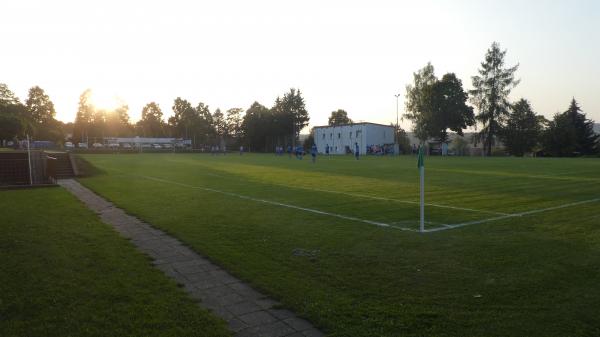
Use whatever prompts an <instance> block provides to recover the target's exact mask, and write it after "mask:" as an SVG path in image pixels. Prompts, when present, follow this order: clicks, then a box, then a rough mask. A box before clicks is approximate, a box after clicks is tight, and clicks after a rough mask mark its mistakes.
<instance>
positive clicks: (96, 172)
mask: <svg viewBox="0 0 600 337" xmlns="http://www.w3.org/2000/svg"><path fill="white" fill-rule="evenodd" d="M74 158H75V165H77V170H78V171H79V174H78V176H79V177H93V176H100V175H105V174H107V172H106V171H104V170H103V169H100V168H98V167H96V166H94V164H92V163H90V162H89V161H87V160H85V159H84V158H82V157H81V156H77V155H75V156H74Z"/></svg>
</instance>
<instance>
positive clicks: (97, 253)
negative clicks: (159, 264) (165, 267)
mask: <svg viewBox="0 0 600 337" xmlns="http://www.w3.org/2000/svg"><path fill="white" fill-rule="evenodd" d="M0 233H1V235H0V336H3V337H9V336H61V337H64V336H227V335H228V332H227V331H226V329H225V327H224V323H223V322H221V321H219V320H217V319H216V318H215V317H214V316H212V315H211V314H209V313H208V312H207V311H205V310H203V309H201V308H200V307H198V305H197V304H196V303H194V302H193V301H192V300H191V299H189V298H188V297H187V295H186V294H185V293H184V291H183V290H182V289H180V288H178V287H177V285H176V283H175V282H174V281H171V280H169V279H168V278H167V277H166V276H165V275H163V274H162V273H161V272H160V271H158V270H156V269H154V268H153V267H152V266H151V263H150V260H149V259H147V258H146V257H144V256H143V255H142V254H141V253H139V252H137V251H136V250H135V248H134V247H133V245H132V244H130V243H129V242H127V240H125V239H123V238H121V237H119V235H118V234H117V233H116V232H115V231H113V230H112V229H111V228H110V227H109V226H108V225H106V224H103V223H101V222H100V221H99V220H98V218H97V216H96V215H95V214H93V213H92V212H91V211H89V210H87V209H86V208H85V207H84V206H83V205H82V204H81V203H80V202H79V201H78V200H77V199H75V198H74V197H73V196H71V195H70V194H69V193H68V192H66V191H65V190H63V189H61V188H45V189H31V190H8V191H7V190H5V191H0Z"/></svg>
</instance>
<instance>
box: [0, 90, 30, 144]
mask: <svg viewBox="0 0 600 337" xmlns="http://www.w3.org/2000/svg"><path fill="white" fill-rule="evenodd" d="M25 115H26V109H25V106H24V105H23V104H21V102H20V101H19V99H18V98H17V96H15V94H14V93H13V92H12V91H11V90H10V89H8V86H7V85H6V84H4V83H0V140H12V139H14V138H16V137H19V136H23V134H24V133H25Z"/></svg>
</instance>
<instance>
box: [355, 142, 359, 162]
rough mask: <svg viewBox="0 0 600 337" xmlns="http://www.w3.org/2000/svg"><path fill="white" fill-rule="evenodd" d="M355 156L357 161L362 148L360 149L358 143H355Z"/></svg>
mask: <svg viewBox="0 0 600 337" xmlns="http://www.w3.org/2000/svg"><path fill="white" fill-rule="evenodd" d="M354 156H355V157H356V160H358V156H360V148H359V147H358V143H354Z"/></svg>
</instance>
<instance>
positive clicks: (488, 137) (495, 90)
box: [470, 42, 520, 156]
mask: <svg viewBox="0 0 600 337" xmlns="http://www.w3.org/2000/svg"><path fill="white" fill-rule="evenodd" d="M505 56H506V50H504V51H502V50H500V45H499V44H498V43H497V42H494V43H492V46H491V48H490V49H488V51H487V53H486V56H485V61H484V62H482V63H481V69H479V75H478V76H473V87H474V89H473V90H471V91H470V94H471V96H472V102H473V104H475V106H476V107H477V110H479V114H478V115H477V117H476V118H477V120H478V121H479V122H481V123H482V124H483V129H482V130H481V132H480V133H479V139H481V140H482V141H483V144H484V149H485V153H486V155H488V156H491V154H492V145H493V144H494V137H496V136H497V135H498V133H499V132H500V130H501V124H500V121H501V119H502V118H504V117H505V116H506V115H507V114H508V112H509V108H510V103H509V101H508V96H509V94H510V92H511V90H512V89H513V88H514V87H516V86H517V85H518V84H519V82H520V81H519V80H516V79H515V72H516V71H517V69H518V68H519V65H518V64H517V65H515V66H513V67H509V68H506V67H505V66H504V58H505Z"/></svg>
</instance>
